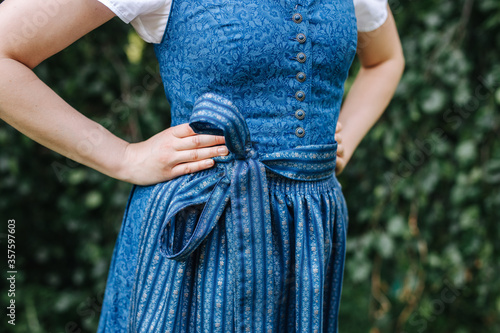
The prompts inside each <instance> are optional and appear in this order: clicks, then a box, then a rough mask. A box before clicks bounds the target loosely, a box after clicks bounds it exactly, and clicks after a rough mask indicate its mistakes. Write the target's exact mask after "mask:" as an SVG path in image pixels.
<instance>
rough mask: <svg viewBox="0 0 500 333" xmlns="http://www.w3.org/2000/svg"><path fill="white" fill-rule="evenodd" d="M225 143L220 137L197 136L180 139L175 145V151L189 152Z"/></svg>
mask: <svg viewBox="0 0 500 333" xmlns="http://www.w3.org/2000/svg"><path fill="white" fill-rule="evenodd" d="M225 142H226V140H225V138H224V137H223V136H222V135H209V134H197V135H193V136H189V137H185V138H181V139H179V140H178V142H176V143H175V147H174V148H175V149H176V150H179V151H180V150H190V149H196V148H203V147H211V146H216V145H223V144H224V143H225Z"/></svg>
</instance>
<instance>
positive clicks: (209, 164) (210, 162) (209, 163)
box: [205, 160, 214, 166]
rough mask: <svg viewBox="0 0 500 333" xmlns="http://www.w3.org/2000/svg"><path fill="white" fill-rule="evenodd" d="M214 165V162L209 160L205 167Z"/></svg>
mask: <svg viewBox="0 0 500 333" xmlns="http://www.w3.org/2000/svg"><path fill="white" fill-rule="evenodd" d="M212 164H214V160H207V161H206V162H205V165H206V166H211V165H212Z"/></svg>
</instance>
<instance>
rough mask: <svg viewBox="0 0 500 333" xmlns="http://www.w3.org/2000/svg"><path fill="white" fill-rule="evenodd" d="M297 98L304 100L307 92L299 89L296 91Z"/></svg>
mask: <svg viewBox="0 0 500 333" xmlns="http://www.w3.org/2000/svg"><path fill="white" fill-rule="evenodd" d="M295 98H296V99H297V100H298V101H303V100H304V98H306V93H305V92H303V91H302V90H299V91H297V92H296V93H295Z"/></svg>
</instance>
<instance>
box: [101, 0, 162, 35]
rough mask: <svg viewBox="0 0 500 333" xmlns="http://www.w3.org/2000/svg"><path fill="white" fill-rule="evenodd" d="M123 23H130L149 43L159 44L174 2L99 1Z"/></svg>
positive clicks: (160, 0) (159, 0)
mask: <svg viewBox="0 0 500 333" xmlns="http://www.w3.org/2000/svg"><path fill="white" fill-rule="evenodd" d="M98 1H99V2H101V3H102V4H103V5H105V6H106V7H108V8H109V9H111V11H112V12H113V13H115V14H116V16H118V17H119V18H120V19H121V20H122V21H123V22H125V23H130V24H131V25H132V26H133V27H134V29H135V31H136V32H137V34H138V35H139V36H140V37H141V38H142V39H144V40H145V41H146V42H148V43H159V42H161V39H162V37H163V32H164V30H165V27H166V25H167V21H168V17H169V14H170V7H171V5H172V0H98Z"/></svg>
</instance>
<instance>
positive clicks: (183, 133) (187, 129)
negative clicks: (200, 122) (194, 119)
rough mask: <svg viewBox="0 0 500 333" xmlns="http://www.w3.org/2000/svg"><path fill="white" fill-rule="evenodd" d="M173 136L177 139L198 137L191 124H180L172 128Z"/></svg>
mask: <svg viewBox="0 0 500 333" xmlns="http://www.w3.org/2000/svg"><path fill="white" fill-rule="evenodd" d="M171 130H172V135H173V136H175V137H176V138H185V137H188V136H192V135H196V132H195V131H193V129H192V128H191V126H189V123H184V124H180V125H177V126H174V127H171Z"/></svg>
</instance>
